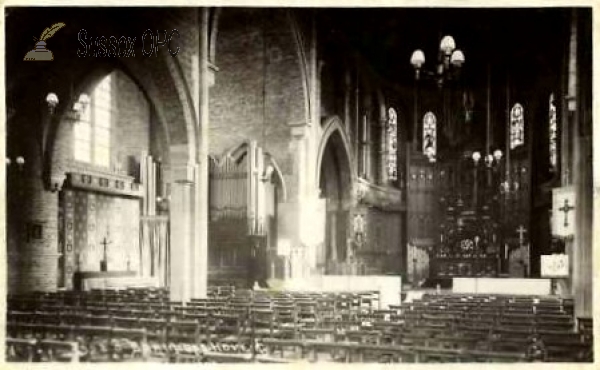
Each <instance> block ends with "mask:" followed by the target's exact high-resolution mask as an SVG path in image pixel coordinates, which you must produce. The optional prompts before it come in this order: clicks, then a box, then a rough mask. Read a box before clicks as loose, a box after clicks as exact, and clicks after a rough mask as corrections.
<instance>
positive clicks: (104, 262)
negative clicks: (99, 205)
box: [100, 230, 112, 271]
mask: <svg viewBox="0 0 600 370" xmlns="http://www.w3.org/2000/svg"><path fill="white" fill-rule="evenodd" d="M108 236H109V234H108V230H107V231H106V236H105V237H104V239H102V241H101V242H100V244H102V246H104V254H103V255H102V261H100V271H108V266H107V265H108V254H107V247H108V245H109V244H110V243H112V242H111V241H109V240H108Z"/></svg>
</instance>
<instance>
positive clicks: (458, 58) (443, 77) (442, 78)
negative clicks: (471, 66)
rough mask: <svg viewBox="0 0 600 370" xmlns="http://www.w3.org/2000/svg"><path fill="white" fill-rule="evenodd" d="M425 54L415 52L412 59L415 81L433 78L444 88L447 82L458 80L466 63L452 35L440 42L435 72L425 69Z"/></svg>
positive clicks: (420, 51) (419, 51)
mask: <svg viewBox="0 0 600 370" xmlns="http://www.w3.org/2000/svg"><path fill="white" fill-rule="evenodd" d="M425 60H426V59H425V53H424V52H423V50H421V49H416V50H415V51H413V53H412V55H411V57H410V64H411V65H412V66H413V67H414V69H415V79H416V80H417V81H418V80H420V79H421V78H422V77H425V78H431V79H434V80H436V81H437V83H438V86H440V87H441V86H443V85H444V83H445V82H446V81H451V80H455V79H457V78H458V75H459V72H460V68H461V67H462V65H463V64H464V62H465V55H464V54H463V52H462V51H461V50H459V49H457V48H456V43H455V41H454V38H453V37H452V36H450V35H447V36H444V37H443V38H442V41H441V42H440V48H439V53H438V60H437V65H436V66H435V69H434V70H426V69H424V68H423V65H424V64H425Z"/></svg>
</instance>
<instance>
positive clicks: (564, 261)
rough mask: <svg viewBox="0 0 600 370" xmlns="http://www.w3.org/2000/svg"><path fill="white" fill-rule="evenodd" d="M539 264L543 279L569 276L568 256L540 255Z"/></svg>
mask: <svg viewBox="0 0 600 370" xmlns="http://www.w3.org/2000/svg"><path fill="white" fill-rule="evenodd" d="M541 264H542V268H541V273H542V276H543V277H568V276H569V256H567V255H566V254H549V255H542V256H541Z"/></svg>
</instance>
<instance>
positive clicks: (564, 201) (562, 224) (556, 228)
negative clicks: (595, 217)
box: [552, 186, 577, 237]
mask: <svg viewBox="0 0 600 370" xmlns="http://www.w3.org/2000/svg"><path fill="white" fill-rule="evenodd" d="M576 207H577V204H576V197H575V188H574V187H573V186H565V187H562V188H554V189H552V235H554V236H558V237H568V236H573V235H574V234H575V210H576Z"/></svg>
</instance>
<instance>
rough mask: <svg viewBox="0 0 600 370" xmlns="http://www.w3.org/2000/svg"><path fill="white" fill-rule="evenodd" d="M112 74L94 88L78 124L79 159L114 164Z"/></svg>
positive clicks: (76, 144)
mask: <svg viewBox="0 0 600 370" xmlns="http://www.w3.org/2000/svg"><path fill="white" fill-rule="evenodd" d="M112 109H113V108H112V78H111V75H108V76H106V77H105V78H104V79H103V80H102V81H101V82H100V83H99V84H98V85H97V86H96V87H95V88H94V91H93V92H92V95H91V98H90V101H89V106H88V107H84V109H83V110H82V111H81V112H80V115H79V118H78V120H77V122H76V124H75V127H74V145H73V156H74V158H75V160H76V161H79V162H85V163H91V164H95V165H98V166H102V167H110V127H111V121H112V116H113V114H112Z"/></svg>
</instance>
